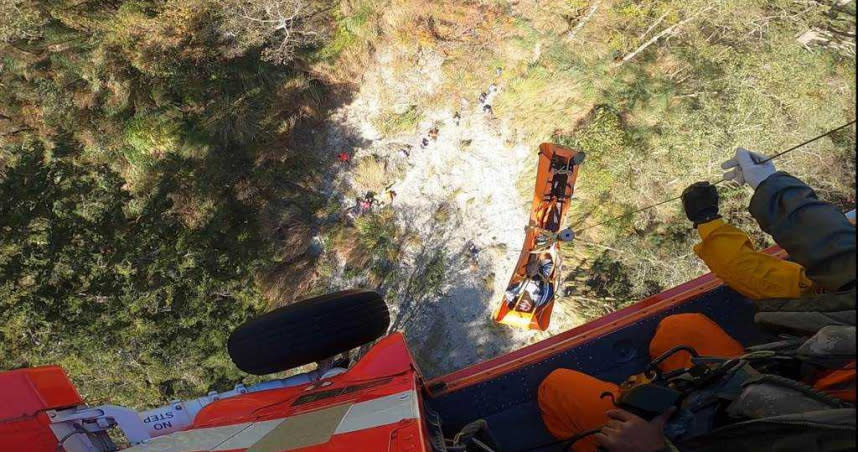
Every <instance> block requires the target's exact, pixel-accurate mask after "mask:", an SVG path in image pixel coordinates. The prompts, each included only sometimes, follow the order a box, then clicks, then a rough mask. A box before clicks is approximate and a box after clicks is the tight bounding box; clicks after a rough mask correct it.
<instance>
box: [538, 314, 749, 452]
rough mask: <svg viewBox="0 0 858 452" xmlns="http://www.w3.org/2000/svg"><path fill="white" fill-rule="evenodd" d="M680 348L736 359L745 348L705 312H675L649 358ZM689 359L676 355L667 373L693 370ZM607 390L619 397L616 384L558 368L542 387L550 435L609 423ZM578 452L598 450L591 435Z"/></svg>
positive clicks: (660, 328) (668, 363) (542, 406)
mask: <svg viewBox="0 0 858 452" xmlns="http://www.w3.org/2000/svg"><path fill="white" fill-rule="evenodd" d="M677 345H688V346H691V347H693V348H694V349H695V350H697V351H698V352H699V353H700V354H701V355H706V356H719V357H730V358H732V357H736V356H739V355H741V354H743V353H744V348H743V347H742V344H740V343H739V342H737V341H736V340H735V339H733V338H732V337H730V335H729V334H727V332H725V331H724V330H723V329H721V327H720V326H718V324H717V323H715V322H713V321H712V320H711V319H709V317H706V316H705V315H703V314H676V315H672V316H669V317H666V318H664V319H663V320H662V321H661V322H660V323H659V324H658V328H657V329H656V331H655V336H654V337H653V338H652V341H650V343H649V354H650V358H655V357H657V356H658V355H661V354H662V353H664V352H666V351H667V350H669V349H671V348H673V347H675V346H677ZM690 364H691V355H689V354H688V353H687V352H678V353H677V354H675V355H673V356H672V357H670V358H668V359H666V360H665V361H663V362H662V363H661V364H660V365H659V368H661V370H662V371H663V372H669V371H671V370H675V369H679V368H681V367H689V366H690ZM604 392H612V393H613V394H614V396H615V397H616V396H617V393H618V388H617V385H616V384H614V383H610V382H607V381H602V380H599V379H598V378H595V377H592V376H590V375H587V374H585V373H582V372H578V371H575V370H570V369H557V370H555V371H554V372H552V373H551V374H549V375H548V377H546V378H545V380H544V381H543V382H542V384H540V385H539V394H538V401H539V411H540V412H541V413H542V420H543V421H544V422H545V426H546V427H547V428H548V431H549V432H550V433H551V434H552V435H554V437H556V438H568V437H570V436H572V435H575V434H577V433H581V432H584V431H586V430H590V429H594V428H598V427H599V426H601V425H603V424H605V423H607V422H608V417H607V416H605V412H606V411H608V410H610V409H612V408H614V405H613V404H612V403H611V399H610V398H605V399H601V398H599V396H600V395H601V394H602V393H604ZM572 450H574V451H575V452H592V451H594V450H596V441H595V439H594V438H593V437H592V436H590V437H587V438H584V439H582V440H580V441H577V442H575V443H574V444H573V445H572Z"/></svg>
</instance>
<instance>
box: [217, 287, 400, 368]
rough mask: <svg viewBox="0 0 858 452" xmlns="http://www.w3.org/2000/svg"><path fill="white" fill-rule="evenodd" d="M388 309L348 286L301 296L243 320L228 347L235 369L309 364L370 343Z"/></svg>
mask: <svg viewBox="0 0 858 452" xmlns="http://www.w3.org/2000/svg"><path fill="white" fill-rule="evenodd" d="M388 325H390V312H389V311H388V310H387V305H386V304H385V303H384V300H383V299H382V298H381V295H379V294H378V293H376V292H374V291H371V290H346V291H342V292H335V293H331V294H327V295H322V296H320V297H316V298H310V299H308V300H303V301H299V302H297V303H293V304H291V305H288V306H284V307H282V308H277V309H275V310H273V311H271V312H268V313H266V314H263V315H261V316H259V317H256V318H255V319H251V320H249V321H247V322H245V323H244V324H243V325H241V326H240V327H238V328H236V330H235V331H233V332H232V334H231V335H230V336H229V341H228V342H227V349H228V350H229V356H230V358H232V362H233V363H235V365H236V366H238V368H239V369H241V370H243V371H245V372H247V373H250V374H254V375H265V374H270V373H274V372H280V371H283V370H287V369H292V368H295V367H298V366H303V365H304V364H309V363H313V362H316V361H319V360H322V359H325V358H330V357H332V356H334V355H337V354H340V353H343V352H346V351H349V350H351V349H353V348H355V347H359V346H361V345H364V344H367V343H369V342H372V341H374V340H376V339H378V338H379V337H381V336H383V335H384V334H385V333H386V332H387V327H388Z"/></svg>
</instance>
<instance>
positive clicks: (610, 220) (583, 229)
mask: <svg viewBox="0 0 858 452" xmlns="http://www.w3.org/2000/svg"><path fill="white" fill-rule="evenodd" d="M852 124H855V120H854V119H853V120H852V121H849V122H847V123H846V124H843V125H842V126H840V127H837V128H834V129H831V130H829V131H828V132H825V133H823V134H821V135H817V136H815V137H813V138H811V139H809V140H807V141H805V142H803V143H800V144H797V145H795V146H793V147H791V148H789V149H787V150H785V151H782V152H778V153H777V154H775V155H772V156H771V157H767V158H766V159H764V160H762V161H760V162H757V163H758V164H762V163H766V162H770V161H772V160H774V159H776V158H779V157H781V156H783V155H786V154H788V153H790V152H792V151H794V150H796V149H799V148H801V147H803V146H806V145H808V144H810V143H813V142H814V141H817V140H821V139H823V138H825V137H827V136H829V135H831V134H833V133H835V132H838V131H840V130H842V129H845V128H846V127H849V126H851V125H852ZM725 181H726V179H724V178H723V177H722V178H721V179H720V180H718V181H717V182H715V183H713V184H712V185H719V184H721V183H723V182H725ZM678 199H682V195H679V196H674V197H672V198H669V199H665V200H664V201H660V202H657V203H655V204H652V205H649V206H646V207H641V208H640V209H635V210H632V211H630V212H626V213H624V214H622V215H617V216H616V217H612V218H608V219H607V220H604V221H600V222H599V223H596V224H591V225H589V226H584V227H583V228H581V229H578V231H577V232H581V231H586V230H587V229H591V228H595V227H597V226H603V225H606V224H608V223H613V222H614V221H617V220H621V219H623V218H626V217H629V216H632V215H634V214H637V213H641V212H644V211H647V210H650V209H654V208H656V207H658V206H662V205H664V204H667V203H669V202H672V201H676V200H678Z"/></svg>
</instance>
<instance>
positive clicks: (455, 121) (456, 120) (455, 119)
mask: <svg viewBox="0 0 858 452" xmlns="http://www.w3.org/2000/svg"><path fill="white" fill-rule="evenodd" d="M461 120H462V115H460V114H459V112H458V111H457V112H456V113H454V114H453V124H456V126H458V125H459V122H460V121H461Z"/></svg>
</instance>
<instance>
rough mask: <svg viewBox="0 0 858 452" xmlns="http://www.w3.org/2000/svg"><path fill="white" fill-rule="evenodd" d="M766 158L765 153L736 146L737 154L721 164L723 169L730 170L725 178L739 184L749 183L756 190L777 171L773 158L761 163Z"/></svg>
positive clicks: (725, 174)
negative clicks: (761, 153)
mask: <svg viewBox="0 0 858 452" xmlns="http://www.w3.org/2000/svg"><path fill="white" fill-rule="evenodd" d="M765 160H766V156H764V155H760V154H757V153H756V152H751V151H749V150H747V149H744V148H736V156H735V157H733V158H731V159H730V160H727V161H726V162H724V163H722V164H721V168H722V169H725V170H730V171H727V172H726V173H724V180H731V181H734V182H736V183H737V184H739V185H742V184H745V183H747V184H748V185H750V186H751V188H753V189H755V190H756V189H757V186H758V185H760V184H761V183H762V182H763V181H764V180H766V179H767V178H768V177H769V176H771V175H772V174H774V173H775V164H774V163H772V162H771V160H770V161H767V162H765V163H759V162H763V161H765ZM730 168H732V169H730Z"/></svg>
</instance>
